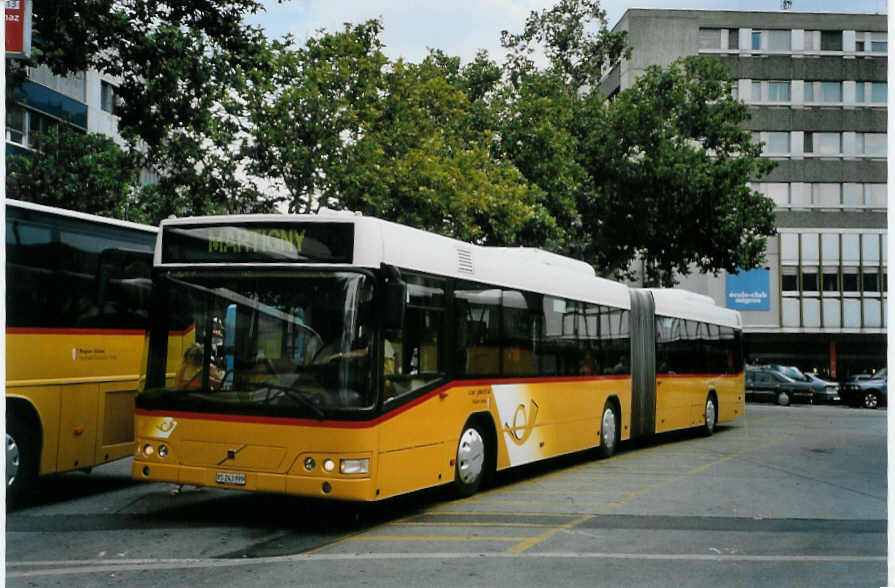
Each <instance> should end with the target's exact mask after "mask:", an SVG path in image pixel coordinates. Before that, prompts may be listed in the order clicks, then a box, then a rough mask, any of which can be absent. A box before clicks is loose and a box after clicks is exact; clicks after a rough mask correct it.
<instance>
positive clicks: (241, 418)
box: [135, 375, 631, 429]
mask: <svg viewBox="0 0 895 588" xmlns="http://www.w3.org/2000/svg"><path fill="white" fill-rule="evenodd" d="M630 377H631V376H630V375H614V376H565V377H554V378H550V377H539V378H511V379H500V380H456V381H454V382H451V383H449V384H445V385H443V386H439V387H438V388H435V389H434V390H431V391H429V392H427V393H426V394H423V395H422V396H420V397H418V398H414V399H413V400H411V401H410V402H408V403H407V404H403V405H401V406H399V407H397V408H395V409H394V410H391V411H389V412H387V413H385V414H381V415H379V416H378V417H376V418H375V419H372V420H369V421H330V420H322V421H320V420H315V419H294V418H288V417H266V416H247V415H236V414H219V413H203V412H181V411H152V410H146V409H143V408H138V409H137V410H136V411H135V412H136V414H137V415H139V416H146V417H151V416H170V417H174V418H183V419H190V420H200V421H220V422H229V423H251V424H264V425H287V426H301V427H332V428H336V429H368V428H370V427H375V426H376V425H379V424H381V423H383V422H385V421H387V420H389V419H392V418H395V417H396V416H398V415H400V414H402V413H404V412H406V411H408V410H410V409H411V408H414V407H416V406H419V405H420V404H422V403H423V402H426V401H427V400H430V399H432V398H433V397H435V396H438V395H439V394H441V393H443V392H446V391H449V390H450V389H452V388H469V387H473V386H499V385H506V384H539V383H546V382H584V381H594V380H627V379H630Z"/></svg>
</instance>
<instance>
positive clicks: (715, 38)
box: [699, 29, 721, 49]
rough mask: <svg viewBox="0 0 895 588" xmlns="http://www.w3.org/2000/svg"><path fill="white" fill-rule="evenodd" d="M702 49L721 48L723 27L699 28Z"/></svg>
mask: <svg viewBox="0 0 895 588" xmlns="http://www.w3.org/2000/svg"><path fill="white" fill-rule="evenodd" d="M699 48H700V49H720V48H721V29H699Z"/></svg>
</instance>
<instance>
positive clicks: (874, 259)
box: [861, 234, 879, 263]
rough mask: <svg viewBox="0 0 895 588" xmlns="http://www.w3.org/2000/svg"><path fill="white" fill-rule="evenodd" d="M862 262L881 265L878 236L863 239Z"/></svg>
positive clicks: (870, 235)
mask: <svg viewBox="0 0 895 588" xmlns="http://www.w3.org/2000/svg"><path fill="white" fill-rule="evenodd" d="M861 261H863V262H864V263H879V236H878V235H874V234H869V235H864V236H863V237H862V238H861Z"/></svg>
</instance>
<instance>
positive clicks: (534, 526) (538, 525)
mask: <svg viewBox="0 0 895 588" xmlns="http://www.w3.org/2000/svg"><path fill="white" fill-rule="evenodd" d="M489 514H490V513H489ZM508 514H509V513H508ZM513 516H515V513H513ZM387 526H389V527H464V528H465V527H521V528H529V529H552V528H553V527H555V526H556V525H549V524H547V523H498V522H493V523H474V522H468V523H445V522H434V521H433V522H431V523H389V524H388V525H387Z"/></svg>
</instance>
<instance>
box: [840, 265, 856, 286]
mask: <svg viewBox="0 0 895 588" xmlns="http://www.w3.org/2000/svg"><path fill="white" fill-rule="evenodd" d="M842 291H843V292H858V291H859V290H858V268H856V267H844V268H842Z"/></svg>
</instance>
